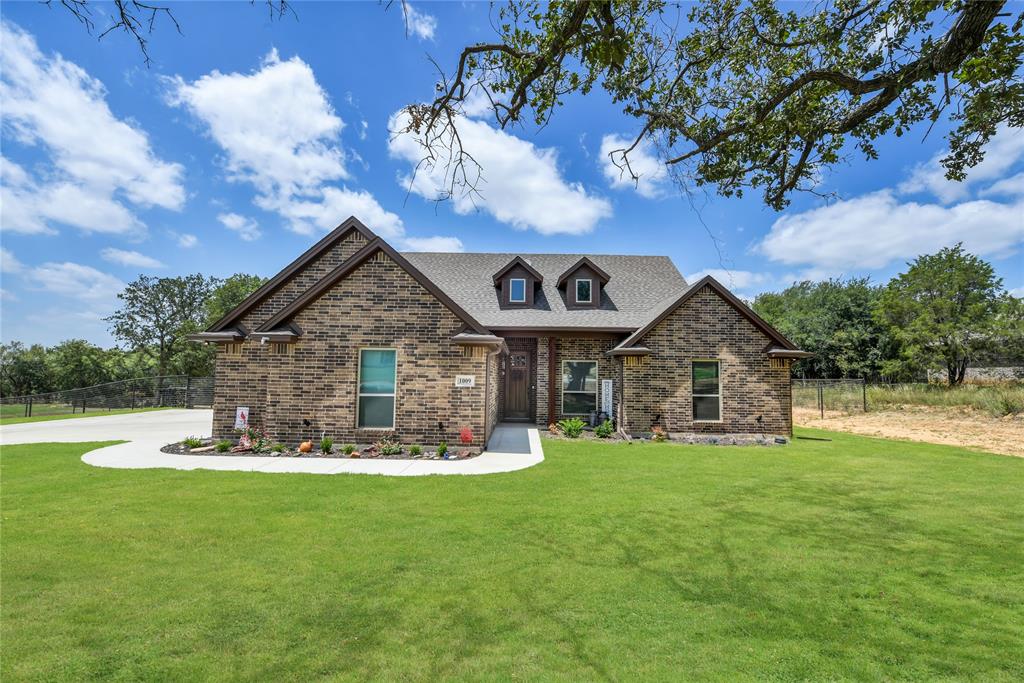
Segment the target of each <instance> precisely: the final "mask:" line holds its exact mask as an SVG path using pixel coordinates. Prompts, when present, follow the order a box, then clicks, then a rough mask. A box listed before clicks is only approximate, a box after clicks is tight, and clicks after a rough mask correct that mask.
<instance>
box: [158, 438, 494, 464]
mask: <svg viewBox="0 0 1024 683" xmlns="http://www.w3.org/2000/svg"><path fill="white" fill-rule="evenodd" d="M213 444H214V442H213V440H212V439H205V440H204V441H203V445H202V446H199V447H198V448H189V447H187V446H185V445H184V444H182V443H180V442H176V443H172V444H167V445H166V446H164V447H163V448H161V449H160V450H161V451H163V452H164V453H173V454H175V455H200V456H201V455H258V456H261V457H268V458H306V459H308V458H351V459H364V460H467V459H469V458H475V457H476V456H478V455H480V449H479V448H449V449H448V454H447V456H441V455H438V454H437V453H436V452H435V451H431V450H426V449H424V451H423V452H422V453H421V454H419V455H411V454H410V453H409V451H408V449H403V450H402V452H401V453H398V454H395V455H384V454H382V453H380V452H378V451H377V450H376V449H375V448H373V446H371V445H363V446H359V447H357V448H356V450H355V451H353V452H352V453H351V454H350V455H347V454H346V453H345V452H344V451H343V450H342V449H341V448H339V447H337V446H335V447H334V448H332V449H331V452H330V453H323V452H321V451H320V449H319V448H317V447H316V444H314V448H313V450H312V451H311V452H309V453H301V452H299V451H298V450H297V449H294V448H286V449H285V450H283V451H280V452H277V451H271V450H269V449H268V450H264V451H260V452H258V453H254V452H253V451H230V450H229V451H225V452H220V451H217V450H216V449H214V448H213Z"/></svg>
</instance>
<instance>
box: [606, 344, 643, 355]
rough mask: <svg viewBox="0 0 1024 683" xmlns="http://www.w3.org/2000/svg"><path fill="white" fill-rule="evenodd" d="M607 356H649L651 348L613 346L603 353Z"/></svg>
mask: <svg viewBox="0 0 1024 683" xmlns="http://www.w3.org/2000/svg"><path fill="white" fill-rule="evenodd" d="M605 355H607V356H649V355H651V350H650V349H649V348H647V347H646V346H627V347H623V348H619V347H615V348H614V349H612V350H611V351H608V352H606V353H605Z"/></svg>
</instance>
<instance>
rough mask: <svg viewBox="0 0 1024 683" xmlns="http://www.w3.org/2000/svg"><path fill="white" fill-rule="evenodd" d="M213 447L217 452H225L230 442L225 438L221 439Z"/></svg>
mask: <svg viewBox="0 0 1024 683" xmlns="http://www.w3.org/2000/svg"><path fill="white" fill-rule="evenodd" d="M214 448H215V449H216V451H217V452H218V453H227V452H228V451H230V450H231V442H230V441H228V440H227V439H221V440H220V441H218V442H217V445H216V446H214Z"/></svg>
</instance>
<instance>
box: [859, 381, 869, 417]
mask: <svg viewBox="0 0 1024 683" xmlns="http://www.w3.org/2000/svg"><path fill="white" fill-rule="evenodd" d="M860 390H861V391H862V392H863V398H864V412H865V413H866V412H868V381H867V380H866V379H862V380H861V381H860Z"/></svg>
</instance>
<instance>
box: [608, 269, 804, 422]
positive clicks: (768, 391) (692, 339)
mask: <svg viewBox="0 0 1024 683" xmlns="http://www.w3.org/2000/svg"><path fill="white" fill-rule="evenodd" d="M770 341H771V340H770V339H769V338H768V337H767V336H766V335H765V334H764V333H763V332H762V331H761V330H759V329H758V328H757V327H755V326H754V325H753V324H752V323H751V322H750V321H749V320H748V319H747V318H746V317H744V316H743V315H740V313H738V312H737V311H736V309H734V308H733V307H732V306H730V305H729V304H728V303H726V302H725V301H724V300H723V299H722V298H721V297H720V296H719V295H718V294H716V293H715V292H714V290H712V289H710V288H709V287H704V288H703V289H702V290H701V291H699V292H697V293H696V294H694V296H693V297H692V298H690V299H689V300H688V301H686V302H685V303H684V304H683V305H682V306H680V307H679V308H677V309H676V310H675V311H673V312H672V313H671V314H670V315H669V316H668V317H667V318H665V319H664V320H663V321H661V322H660V323H659V324H658V325H657V326H655V327H654V329H652V330H651V331H650V332H648V333H647V335H645V337H644V338H643V339H642V340H641V341H640V345H642V346H646V347H647V348H649V349H650V350H651V355H650V356H648V357H647V358H646V359H645V361H644V363H643V364H642V365H641V366H640V367H623V368H622V373H623V385H624V386H623V411H622V413H623V414H622V416H621V418H620V419H621V420H622V421H623V423H624V424H623V427H624V428H625V429H626V431H628V432H630V433H638V432H647V431H650V429H651V427H652V425H653V424H654V421H655V418H656V417H657V416H659V415H660V416H661V419H660V423H661V426H662V427H664V428H665V429H666V430H667V431H669V432H706V433H717V434H754V433H765V434H776V435H791V434H792V432H793V423H792V409H791V390H790V378H789V369H788V368H771V367H770V362H769V359H768V357H767V356H766V355H765V353H764V349H765V346H767V345H768V344H769V342H770ZM695 359H696V360H704V359H718V360H719V361H720V362H721V363H720V368H719V371H720V374H721V392H722V415H721V417H722V420H721V422H694V420H693V412H692V411H693V404H692V396H691V383H692V378H691V374H690V372H691V361H693V360H695ZM758 416H761V418H762V422H761V423H758V422H757V417H758Z"/></svg>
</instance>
